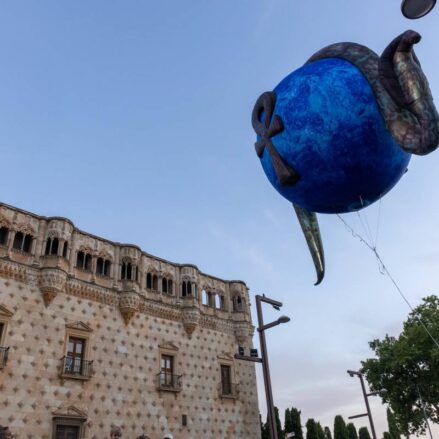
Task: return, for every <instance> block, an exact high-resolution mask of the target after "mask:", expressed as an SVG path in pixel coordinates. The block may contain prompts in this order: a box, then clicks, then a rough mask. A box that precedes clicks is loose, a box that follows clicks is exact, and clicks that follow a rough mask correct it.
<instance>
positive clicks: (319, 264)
mask: <svg viewBox="0 0 439 439" xmlns="http://www.w3.org/2000/svg"><path fill="white" fill-rule="evenodd" d="M293 207H294V210H295V211H296V215H297V218H298V220H299V223H300V227H302V231H303V234H304V235H305V239H306V243H307V244H308V248H309V251H310V252H311V256H312V259H313V262H314V266H315V268H316V272H317V282H316V283H315V284H314V285H318V284H319V283H320V282H321V281H322V280H323V277H324V276H325V254H324V251H323V244H322V238H321V235H320V228H319V222H318V220H317V215H316V213H315V212H310V211H309V210H306V209H303V208H302V207H299V206H297V205H295V204H293Z"/></svg>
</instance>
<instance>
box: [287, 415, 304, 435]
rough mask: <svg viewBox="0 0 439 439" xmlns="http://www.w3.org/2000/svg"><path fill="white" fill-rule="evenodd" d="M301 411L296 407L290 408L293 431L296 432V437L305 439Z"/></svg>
mask: <svg viewBox="0 0 439 439" xmlns="http://www.w3.org/2000/svg"><path fill="white" fill-rule="evenodd" d="M300 413H301V411H300V410H297V409H296V408H295V407H292V408H291V410H290V417H291V424H292V426H293V427H292V430H291V432H292V433H294V439H303V431H302V422H301V420H300Z"/></svg>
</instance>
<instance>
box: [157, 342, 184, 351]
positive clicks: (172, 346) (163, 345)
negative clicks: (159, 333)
mask: <svg viewBox="0 0 439 439" xmlns="http://www.w3.org/2000/svg"><path fill="white" fill-rule="evenodd" d="M159 348H160V349H163V350H166V351H175V352H177V351H178V350H179V348H178V346H177V345H176V344H174V343H172V341H163V342H162V343H160V344H159Z"/></svg>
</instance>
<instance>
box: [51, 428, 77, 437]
mask: <svg viewBox="0 0 439 439" xmlns="http://www.w3.org/2000/svg"><path fill="white" fill-rule="evenodd" d="M55 439H79V426H77V425H76V426H74V425H57V426H56V435H55Z"/></svg>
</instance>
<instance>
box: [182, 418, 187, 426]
mask: <svg viewBox="0 0 439 439" xmlns="http://www.w3.org/2000/svg"><path fill="white" fill-rule="evenodd" d="M181 425H182V426H183V427H187V415H181Z"/></svg>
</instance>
